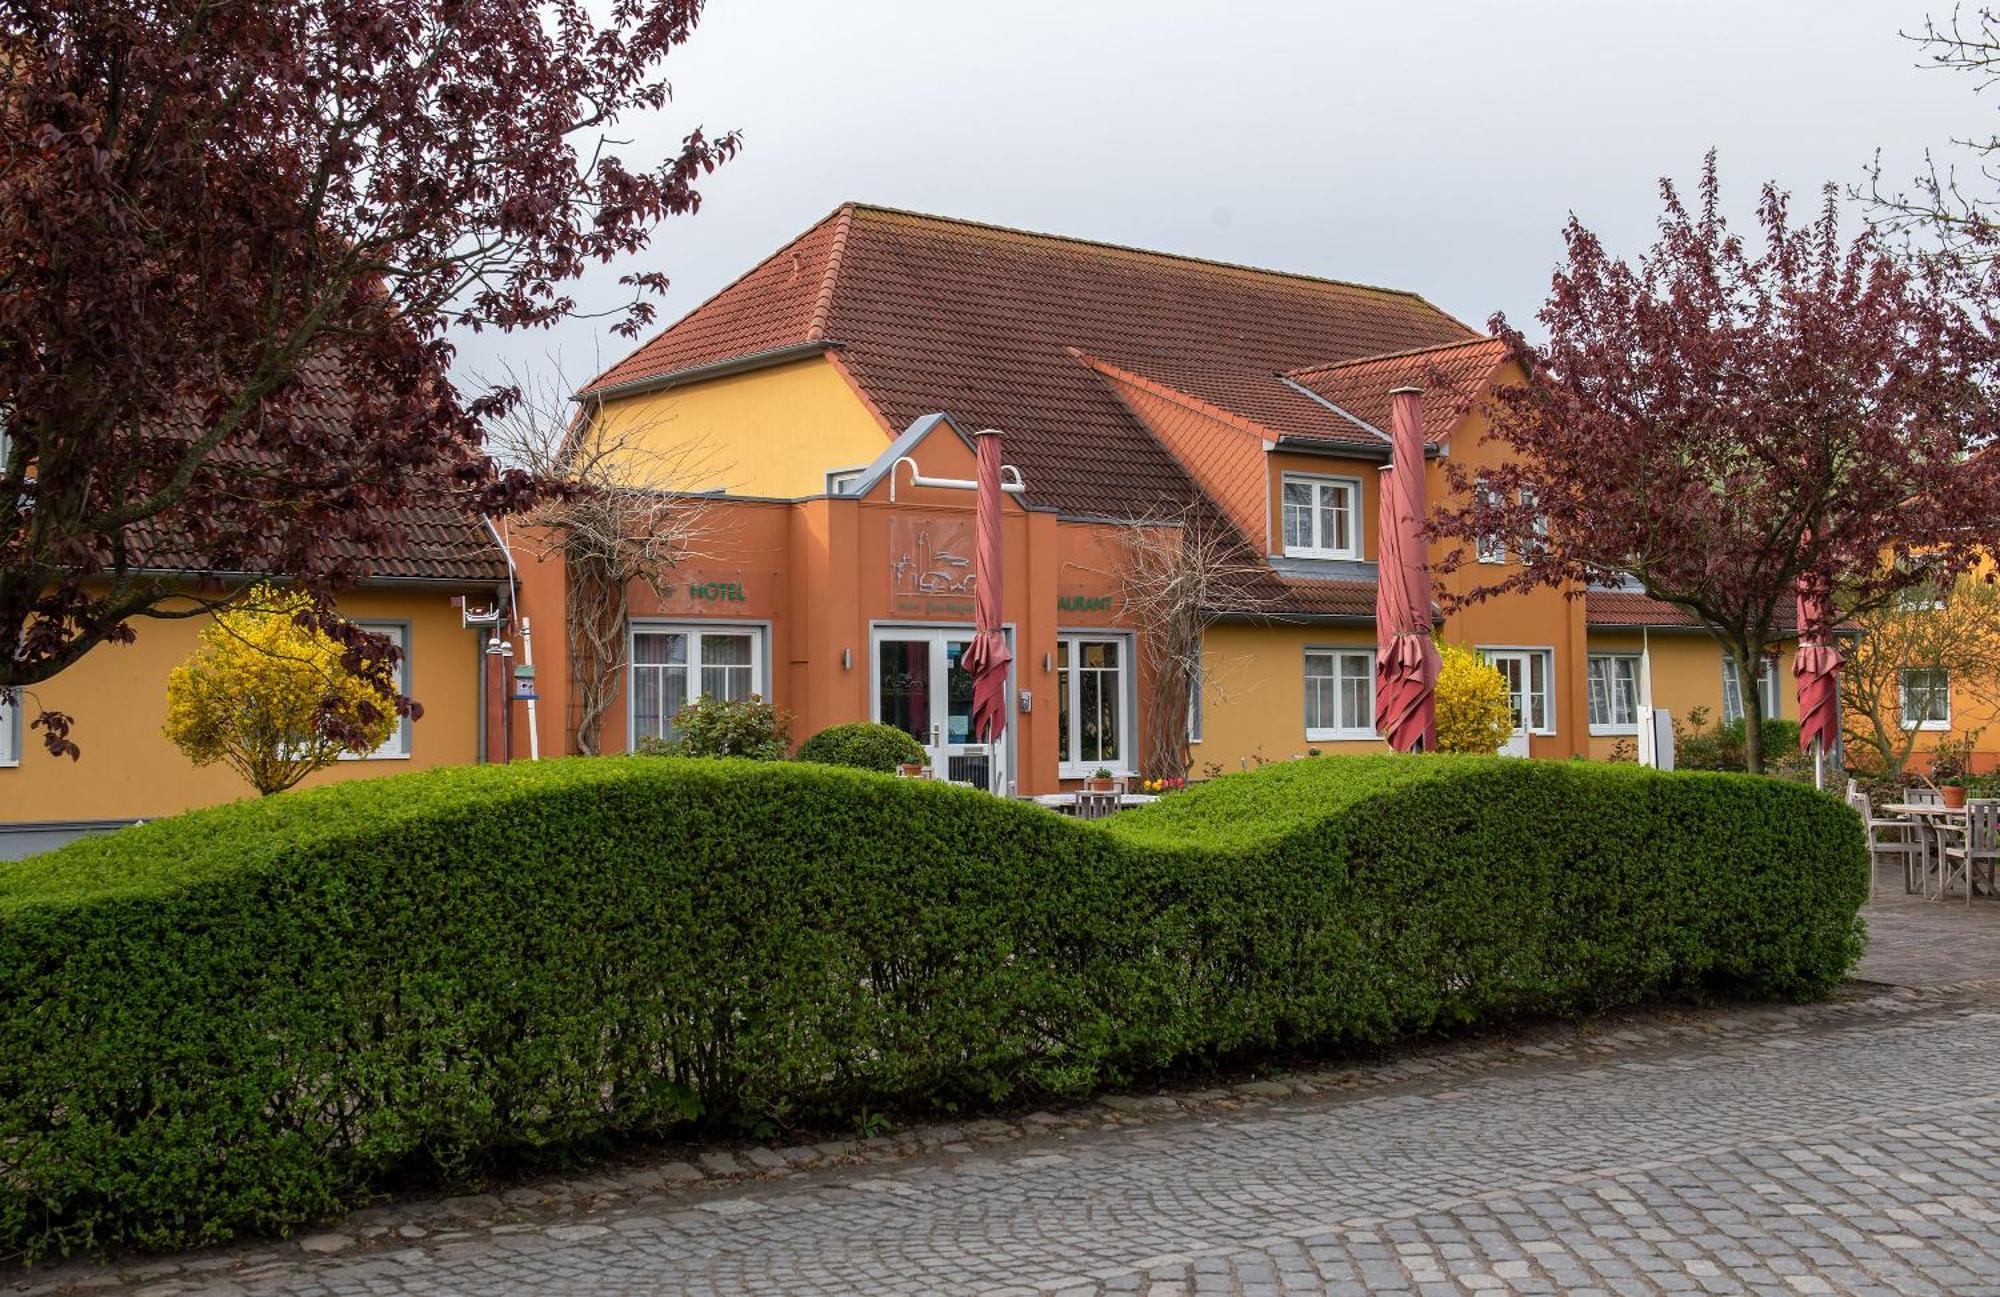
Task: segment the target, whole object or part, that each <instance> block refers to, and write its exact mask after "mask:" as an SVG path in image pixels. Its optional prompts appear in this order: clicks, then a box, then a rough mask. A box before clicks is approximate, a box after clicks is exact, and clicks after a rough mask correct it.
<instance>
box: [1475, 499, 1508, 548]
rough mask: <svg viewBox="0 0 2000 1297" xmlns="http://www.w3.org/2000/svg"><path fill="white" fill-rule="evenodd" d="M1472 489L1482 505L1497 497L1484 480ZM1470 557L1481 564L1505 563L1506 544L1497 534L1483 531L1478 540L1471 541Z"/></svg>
mask: <svg viewBox="0 0 2000 1297" xmlns="http://www.w3.org/2000/svg"><path fill="white" fill-rule="evenodd" d="M1473 489H1474V490H1475V491H1477V492H1479V498H1480V500H1481V501H1482V502H1484V503H1490V502H1492V501H1493V500H1495V499H1497V498H1498V496H1499V493H1498V492H1497V491H1493V490H1490V489H1489V488H1488V487H1487V485H1486V482H1485V480H1484V479H1481V480H1480V481H1479V482H1478V483H1476V484H1475V485H1474V487H1473ZM1472 556H1473V558H1474V559H1476V560H1478V561H1479V562H1481V563H1505V562H1506V561H1507V543H1506V542H1505V541H1503V540H1501V539H1500V536H1499V533H1497V532H1490V531H1483V532H1481V533H1479V536H1478V539H1476V540H1475V541H1473V544H1472Z"/></svg>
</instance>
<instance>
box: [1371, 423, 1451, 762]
mask: <svg viewBox="0 0 2000 1297" xmlns="http://www.w3.org/2000/svg"><path fill="white" fill-rule="evenodd" d="M1422 395H1423V394H1422V392H1421V390H1420V389H1418V388H1414V387H1399V388H1397V389H1396V390H1395V391H1394V392H1392V393H1390V400H1391V402H1392V403H1393V405H1392V411H1391V414H1392V417H1391V422H1390V433H1391V439H1392V441H1393V450H1392V452H1391V459H1390V466H1389V467H1388V468H1386V469H1384V470H1383V472H1382V478H1381V500H1380V503H1379V507H1378V510H1377V525H1376V531H1377V537H1376V565H1375V567H1376V579H1375V638H1376V642H1377V648H1376V650H1375V732H1376V733H1378V734H1380V735H1381V736H1382V737H1383V738H1385V739H1387V740H1388V741H1389V746H1390V747H1392V748H1395V749H1396V750H1397V751H1399V752H1434V751H1436V750H1437V697H1436V686H1437V676H1438V651H1437V645H1435V644H1434V643H1432V642H1431V581H1430V564H1429V562H1428V561H1427V559H1426V558H1425V554H1424V538H1423V534H1422V528H1423V521H1424V514H1425V512H1426V505H1425V501H1424V495H1425V492H1424V414H1423V407H1422V405H1421V404H1420V403H1419V402H1420V399H1421V397H1422Z"/></svg>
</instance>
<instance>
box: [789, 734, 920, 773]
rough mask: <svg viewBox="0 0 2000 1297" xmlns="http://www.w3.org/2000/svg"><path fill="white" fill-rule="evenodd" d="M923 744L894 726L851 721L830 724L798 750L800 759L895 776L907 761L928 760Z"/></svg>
mask: <svg viewBox="0 0 2000 1297" xmlns="http://www.w3.org/2000/svg"><path fill="white" fill-rule="evenodd" d="M929 759H930V754H929V753H927V752H925V751H924V745H923V744H921V743H919V742H917V741H916V740H915V739H913V738H911V737H910V736H909V735H908V734H905V733H904V732H903V731H902V730H899V729H897V728H896V727H895V726H894V725H877V724H874V723H872V722H869V721H851V722H849V723H848V724H846V725H829V726H827V727H826V728H825V729H823V730H821V731H820V732H819V733H817V734H815V735H813V736H812V737H811V738H809V739H807V740H806V741H805V743H804V745H803V746H801V747H800V748H799V760H801V761H818V762H820V763H822V764H824V765H829V766H854V767H856V768H857V769H861V770H879V771H881V772H883V773H884V774H890V773H893V772H894V771H895V769H896V767H897V766H899V765H901V764H902V763H904V762H906V761H917V762H922V761H928V760H929Z"/></svg>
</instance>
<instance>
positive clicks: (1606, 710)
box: [1587, 653, 1640, 731]
mask: <svg viewBox="0 0 2000 1297" xmlns="http://www.w3.org/2000/svg"><path fill="white" fill-rule="evenodd" d="M1639 666H1640V663H1639V655H1638V654H1636V653H1632V654H1626V653H1593V654H1591V655H1590V663H1589V666H1588V668H1587V670H1588V677H1587V682H1588V685H1589V695H1590V728H1591V729H1592V730H1594V731H1608V730H1636V729H1637V728H1638V726H1639Z"/></svg>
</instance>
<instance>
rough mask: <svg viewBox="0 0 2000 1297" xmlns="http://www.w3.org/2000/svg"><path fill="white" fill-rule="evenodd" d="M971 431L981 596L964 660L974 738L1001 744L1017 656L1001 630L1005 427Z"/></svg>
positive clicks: (977, 586)
mask: <svg viewBox="0 0 2000 1297" xmlns="http://www.w3.org/2000/svg"><path fill="white" fill-rule="evenodd" d="M972 436H973V445H974V446H975V447H976V448H977V450H978V453H979V469H978V478H977V483H978V503H977V512H976V514H975V518H976V524H975V525H976V527H977V530H978V537H977V539H976V541H975V542H974V545H973V562H974V567H973V571H974V572H975V573H976V574H977V580H976V581H975V583H974V590H975V592H976V599H975V601H974V609H973V635H972V643H970V644H968V645H967V646H966V649H965V653H964V655H963V656H962V657H961V658H960V659H959V665H961V666H963V667H964V668H965V670H966V671H967V672H968V673H969V674H970V675H971V676H972V737H973V738H974V739H976V740H978V741H979V742H982V743H998V742H999V741H1000V736H1001V734H1003V733H1004V732H1005V731H1006V729H1007V665H1008V663H1010V662H1012V661H1013V660H1014V655H1013V654H1012V653H1011V652H1009V651H1008V648H1007V637H1006V635H1004V634H1003V633H1002V632H1001V629H1000V627H1001V621H1002V615H1001V608H1000V579H1001V578H1000V555H1001V546H1000V507H1001V500H1002V497H1001V493H1000V432H999V429H997V428H982V429H980V430H979V431H978V432H976V433H974V434H972ZM996 764H997V763H996Z"/></svg>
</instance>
